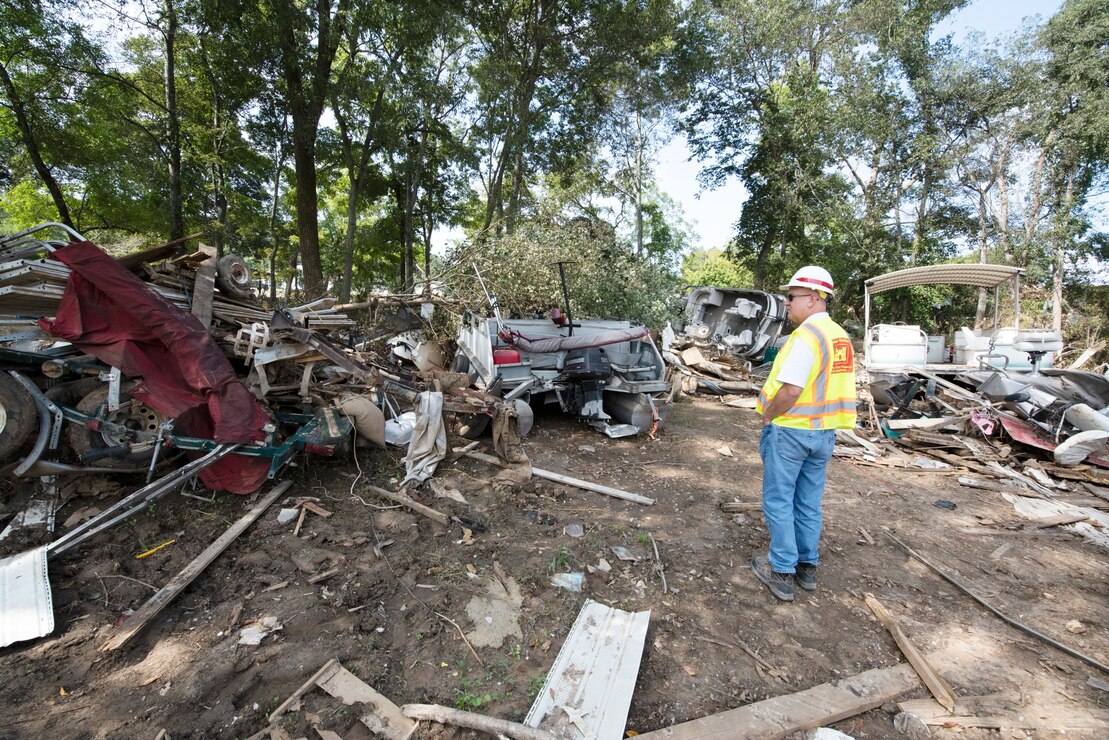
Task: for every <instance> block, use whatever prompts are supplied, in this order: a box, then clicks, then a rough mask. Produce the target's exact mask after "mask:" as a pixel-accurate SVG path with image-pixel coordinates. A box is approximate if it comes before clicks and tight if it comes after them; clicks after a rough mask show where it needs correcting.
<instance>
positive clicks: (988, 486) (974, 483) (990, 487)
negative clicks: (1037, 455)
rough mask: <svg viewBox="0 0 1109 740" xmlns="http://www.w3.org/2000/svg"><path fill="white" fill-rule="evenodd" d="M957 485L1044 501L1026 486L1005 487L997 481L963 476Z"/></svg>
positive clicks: (1018, 484)
mask: <svg viewBox="0 0 1109 740" xmlns="http://www.w3.org/2000/svg"><path fill="white" fill-rule="evenodd" d="M959 485H961V486H966V487H967V488H977V489H979V490H982V491H997V492H998V493H1015V494H1016V495H1018V496H1028V497H1029V498H1042V499H1046V498H1047V496H1044V495H1043V494H1042V493H1037V492H1036V491H1033V490H1032V489H1030V488H1028V487H1027V486H1025V485H1023V484H1020V483H1019V482H1018V483H1017V485H1013V486H1007V485H1005V484H1004V483H999V482H997V481H991V480H982V479H980V478H970V477H968V476H965V475H960V476H959Z"/></svg>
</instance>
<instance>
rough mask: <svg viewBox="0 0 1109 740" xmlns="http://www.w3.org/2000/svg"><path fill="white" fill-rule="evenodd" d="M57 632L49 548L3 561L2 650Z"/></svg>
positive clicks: (0, 597) (0, 568)
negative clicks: (47, 552)
mask: <svg viewBox="0 0 1109 740" xmlns="http://www.w3.org/2000/svg"><path fill="white" fill-rule="evenodd" d="M53 631H54V603H53V601H52V599H51V597H50V580H49V579H48V577H47V574H46V545H43V546H42V547H40V548H38V549H37V550H28V551H27V552H21V553H19V554H18V555H12V556H11V557H7V558H4V559H3V560H0V647H7V646H8V645H11V644H12V643H13V642H19V641H20V640H33V639H34V638H36V637H42V636H43V635H48V634H50V633H51V632H53Z"/></svg>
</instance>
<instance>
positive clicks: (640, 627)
mask: <svg viewBox="0 0 1109 740" xmlns="http://www.w3.org/2000/svg"><path fill="white" fill-rule="evenodd" d="M650 619H651V612H650V611H645V612H625V611H621V610H619V609H613V608H612V607H608V606H605V605H604V604H600V603H598V602H596V601H592V600H587V601H586V602H585V604H584V605H583V606H582V608H581V611H580V612H579V613H578V618H577V619H576V620H574V626H573V627H572V628H571V629H570V634H569V635H567V637H566V642H565V643H563V645H562V649H561V650H559V652H558V657H557V658H556V659H555V662H554V665H553V666H551V670H550V672H548V674H547V681H546V683H544V684H543V689H542V690H541V691H540V692H539V695H538V696H537V697H535V703H534V704H532V705H531V710H530V711H529V712H528V716H527V717H526V718H525V719H524V724H525V725H527V726H528V727H538V728H541V729H544V730H548V731H550V732H553V733H554V734H555V735H557V736H558V737H560V738H574V739H578V740H595V739H596V738H619V737H623V736H624V724H625V723H626V722H627V720H628V708H629V707H630V706H631V700H632V692H633V691H634V689H635V680H636V677H637V676H638V675H639V661H640V659H641V658H642V657H643V643H644V642H645V641H646V639H647V625H648V623H649V622H650Z"/></svg>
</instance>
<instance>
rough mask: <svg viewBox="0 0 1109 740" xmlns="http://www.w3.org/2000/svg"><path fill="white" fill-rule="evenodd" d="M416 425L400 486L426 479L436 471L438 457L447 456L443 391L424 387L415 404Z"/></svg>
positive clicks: (405, 459) (409, 444)
mask: <svg viewBox="0 0 1109 740" xmlns="http://www.w3.org/2000/svg"><path fill="white" fill-rule="evenodd" d="M416 416H417V417H418V418H417V419H416V427H415V428H414V429H413V430H412V441H411V442H409V443H408V454H407V455H406V456H405V458H404V467H405V470H407V471H408V474H407V475H406V476H405V477H404V480H403V481H401V484H400V485H401V488H404V487H405V486H407V485H408V484H409V483H423V482H424V481H425V480H427V479H428V478H430V477H431V476H433V475H435V468H436V466H437V465H438V464H439V461H440V460H442V459H443V458H444V457H446V456H447V428H446V426H444V424H443V394H442V393H439V392H435V391H424V392H423V393H421V394H420V396H419V399H418V402H417V404H416Z"/></svg>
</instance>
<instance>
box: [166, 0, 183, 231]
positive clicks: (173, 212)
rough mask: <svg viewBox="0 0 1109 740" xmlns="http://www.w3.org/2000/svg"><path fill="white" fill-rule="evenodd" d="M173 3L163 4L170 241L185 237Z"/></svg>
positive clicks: (175, 16) (168, 0)
mask: <svg viewBox="0 0 1109 740" xmlns="http://www.w3.org/2000/svg"><path fill="white" fill-rule="evenodd" d="M173 2H174V0H165V4H164V5H163V13H164V21H165V28H163V29H162V38H163V39H164V41H165V55H166V56H165V85H166V134H167V141H166V149H167V150H168V151H167V154H168V156H169V204H168V206H169V240H170V241H174V240H175V239H180V238H181V237H183V236H185V217H184V206H183V205H182V200H181V198H182V196H181V120H180V118H179V117H178V115H177V57H176V54H177V51H176V45H177V9H176V8H175V7H174V6H173Z"/></svg>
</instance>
